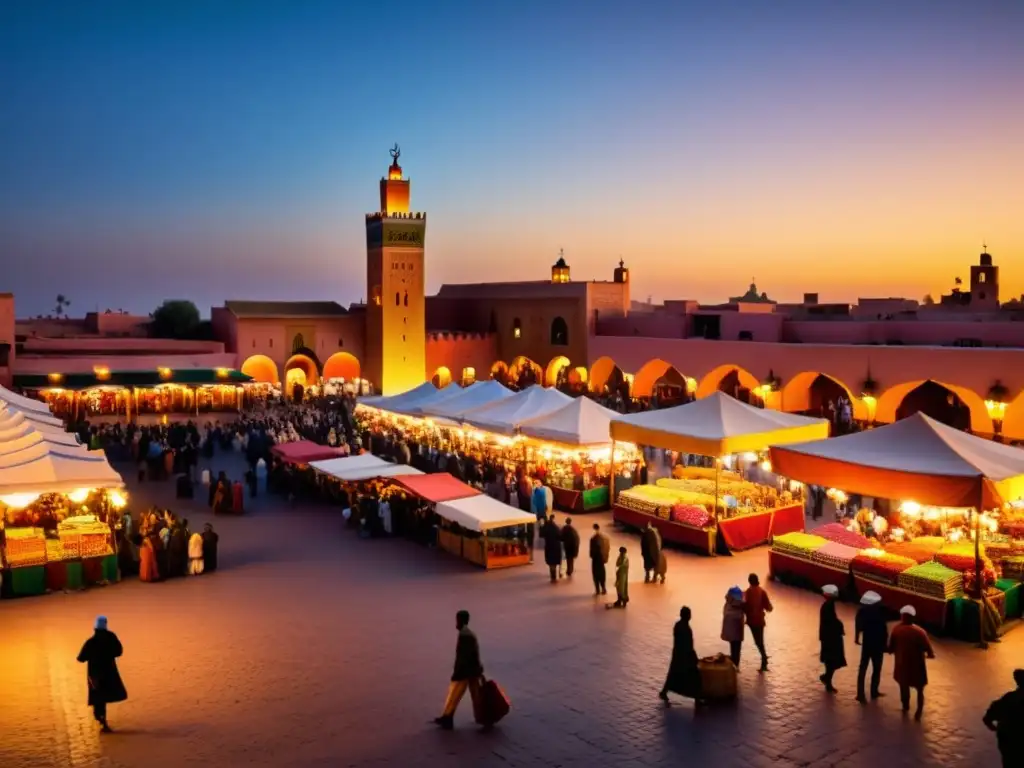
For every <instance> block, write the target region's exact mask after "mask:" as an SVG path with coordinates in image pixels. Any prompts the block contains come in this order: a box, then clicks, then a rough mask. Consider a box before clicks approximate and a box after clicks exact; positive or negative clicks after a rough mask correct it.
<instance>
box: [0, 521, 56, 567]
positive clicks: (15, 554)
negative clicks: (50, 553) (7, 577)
mask: <svg viewBox="0 0 1024 768" xmlns="http://www.w3.org/2000/svg"><path fill="white" fill-rule="evenodd" d="M4 536H5V538H6V539H7V547H6V556H7V564H8V565H9V566H10V567H11V568H25V567H28V566H31V565H46V539H45V538H44V537H43V529H42V528H8V529H7V530H6V531H5V532H4Z"/></svg>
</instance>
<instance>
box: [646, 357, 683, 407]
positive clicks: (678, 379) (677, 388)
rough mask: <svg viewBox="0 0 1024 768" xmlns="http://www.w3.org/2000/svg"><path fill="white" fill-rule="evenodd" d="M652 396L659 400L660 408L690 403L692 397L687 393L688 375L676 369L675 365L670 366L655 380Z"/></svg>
mask: <svg viewBox="0 0 1024 768" xmlns="http://www.w3.org/2000/svg"><path fill="white" fill-rule="evenodd" d="M651 397H652V398H655V399H656V400H657V402H658V407H660V408H669V407H671V406H673V405H682V404H683V403H688V402H689V401H690V397H689V395H688V394H687V387H686V377H685V376H683V374H681V373H680V372H679V371H678V370H676V368H675V366H669V368H668V370H666V371H665V373H664V374H662V375H661V376H659V377H658V378H657V380H655V382H654V391H653V394H652V395H651Z"/></svg>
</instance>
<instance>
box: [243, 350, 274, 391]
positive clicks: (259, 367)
mask: <svg viewBox="0 0 1024 768" xmlns="http://www.w3.org/2000/svg"><path fill="white" fill-rule="evenodd" d="M241 371H242V373H244V374H245V375H246V376H251V377H252V380H253V381H254V382H257V383H260V384H277V383H279V382H280V381H281V378H280V377H279V376H278V374H277V363H275V362H274V361H273V360H271V359H270V358H269V357H267V356H266V355H250V356H249V357H247V358H246V359H245V362H244V363H242V368H241Z"/></svg>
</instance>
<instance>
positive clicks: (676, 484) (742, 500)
mask: <svg viewBox="0 0 1024 768" xmlns="http://www.w3.org/2000/svg"><path fill="white" fill-rule="evenodd" d="M656 482H657V487H658V488H660V489H662V490H664V491H672V492H673V493H677V494H679V497H680V502H682V503H687V504H703V505H704V506H705V507H706V508H707V509H708V511H711V510H712V509H713V508H714V502H715V498H716V497H715V481H714V480H705V479H698V480H679V479H673V478H667V477H663V478H660V479H658V480H657V481H656ZM726 496H732V497H733V498H734V499H736V500H737V502H738V503H739V505H740V506H752V507H755V508H758V509H773V508H774V507H777V506H778V505H779V492H778V490H776V489H775V488H769V487H767V486H763V485H755V484H754V483H748V482H746V481H743V480H729V481H721V482H719V483H718V497H717V498H718V506H719V508H720V509H725V501H724V499H725V497H726ZM786 496H787V497H788V498H789V499H790V500H792V494H790V493H788V492H787V494H786Z"/></svg>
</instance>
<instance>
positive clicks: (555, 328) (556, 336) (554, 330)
mask: <svg viewBox="0 0 1024 768" xmlns="http://www.w3.org/2000/svg"><path fill="white" fill-rule="evenodd" d="M551 344H552V346H555V347H565V346H568V344H569V324H568V323H566V322H565V320H564V319H563V318H561V317H556V318H555V319H554V320H552V321H551Z"/></svg>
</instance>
